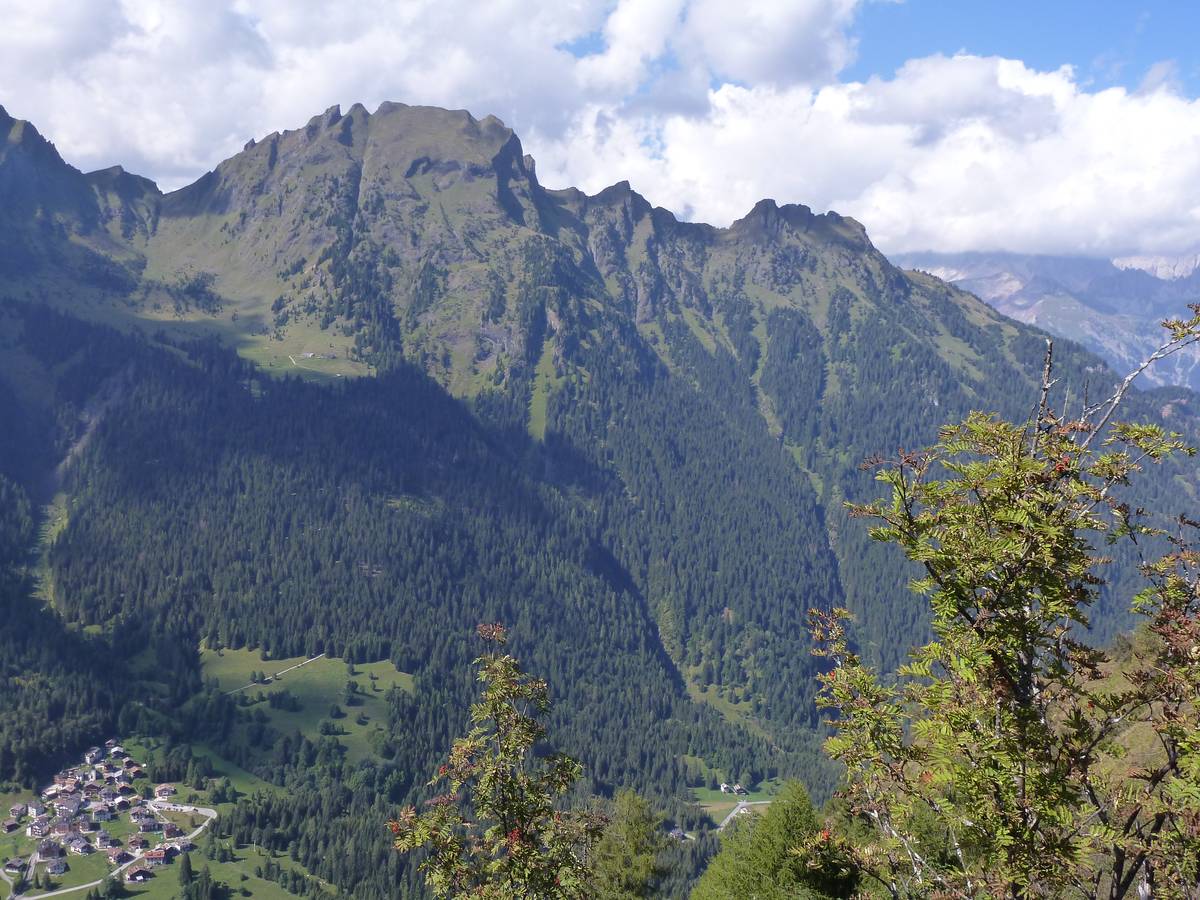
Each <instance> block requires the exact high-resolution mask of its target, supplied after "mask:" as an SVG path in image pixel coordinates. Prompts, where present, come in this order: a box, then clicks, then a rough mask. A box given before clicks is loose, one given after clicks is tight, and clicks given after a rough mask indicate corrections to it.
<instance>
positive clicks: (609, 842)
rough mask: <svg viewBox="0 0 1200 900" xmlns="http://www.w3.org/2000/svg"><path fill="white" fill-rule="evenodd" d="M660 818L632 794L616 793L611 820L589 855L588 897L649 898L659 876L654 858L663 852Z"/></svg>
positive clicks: (610, 899) (604, 899)
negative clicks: (590, 874) (589, 888)
mask: <svg viewBox="0 0 1200 900" xmlns="http://www.w3.org/2000/svg"><path fill="white" fill-rule="evenodd" d="M666 846H667V842H666V838H665V836H664V835H663V831H662V817H661V816H657V815H655V814H654V811H653V810H652V809H651V808H650V804H649V803H648V802H647V801H646V800H645V799H644V798H642V797H640V796H638V795H637V794H636V793H634V792H633V791H628V790H623V791H618V792H617V796H616V799H615V802H614V804H613V812H612V817H611V818H610V820H609V823H608V825H607V826H605V828H604V832H603V834H601V836H600V840H599V841H598V842H597V843H596V847H595V849H594V850H593V852H592V856H591V864H592V871H593V888H592V890H593V893H592V896H593V897H596V898H598V900H635V898H638V897H649V896H652V889H653V886H654V882H655V879H656V878H658V877H659V876H660V875H661V874H662V871H661V868H660V866H659V864H658V855H659V854H660V853H661V852H662V851H663V850H664V849H665V848H666Z"/></svg>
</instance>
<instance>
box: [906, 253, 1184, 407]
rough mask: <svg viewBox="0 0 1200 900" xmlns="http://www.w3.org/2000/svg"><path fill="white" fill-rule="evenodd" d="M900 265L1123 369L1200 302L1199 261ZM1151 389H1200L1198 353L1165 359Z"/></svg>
mask: <svg viewBox="0 0 1200 900" xmlns="http://www.w3.org/2000/svg"><path fill="white" fill-rule="evenodd" d="M893 259H894V261H895V262H896V264H897V265H901V266H905V267H908V268H914V269H920V270H921V271H924V272H929V273H930V274H932V275H936V276H937V277H938V278H941V279H943V280H945V281H948V282H950V283H952V284H954V285H956V286H957V287H960V288H962V289H963V290H966V291H970V292H971V293H973V294H975V295H976V296H978V297H981V298H982V299H984V300H986V301H987V302H988V303H989V304H991V305H992V306H993V307H995V308H996V309H998V310H999V311H1000V312H1002V313H1004V314H1005V315H1006V316H1011V317H1012V318H1014V319H1017V320H1019V321H1022V322H1028V323H1029V324H1031V325H1037V326H1038V327H1039V328H1044V329H1046V330H1047V331H1049V332H1051V333H1052V334H1056V335H1061V336H1062V337H1067V338H1070V339H1072V340H1075V341H1078V342H1079V343H1081V344H1083V345H1084V346H1085V347H1088V348H1089V349H1091V350H1094V351H1095V352H1096V353H1099V354H1100V355H1101V356H1102V357H1104V358H1105V359H1106V360H1107V361H1108V362H1109V363H1110V364H1112V366H1113V367H1114V368H1116V369H1117V370H1118V371H1128V370H1129V369H1131V368H1133V367H1134V366H1135V365H1137V363H1138V362H1140V361H1141V360H1142V359H1144V358H1145V357H1146V356H1147V354H1148V353H1150V352H1151V351H1152V350H1153V349H1154V348H1155V347H1157V346H1158V345H1159V343H1161V338H1162V328H1161V327H1160V324H1159V323H1161V322H1162V320H1163V319H1164V318H1167V317H1170V316H1178V315H1180V314H1181V313H1182V312H1183V311H1184V310H1185V309H1186V307H1187V304H1189V303H1195V302H1198V301H1200V270H1198V269H1197V257H1196V256H1194V255H1191V256H1184V257H1124V258H1120V259H1115V260H1107V259H1089V258H1085V257H1070V256H1036V255H1022V254H1013V253H911V254H902V255H899V256H896V257H894V258H893ZM1144 379H1145V381H1146V382H1148V383H1150V384H1177V385H1187V386H1189V387H1191V388H1197V389H1200V349H1197V348H1194V347H1193V348H1190V349H1188V350H1185V351H1182V352H1180V353H1179V354H1177V355H1176V356H1174V357H1172V358H1170V359H1168V360H1164V361H1163V362H1162V363H1161V364H1160V365H1158V366H1155V367H1154V368H1153V369H1151V370H1150V371H1148V372H1147V373H1146V375H1145V376H1144Z"/></svg>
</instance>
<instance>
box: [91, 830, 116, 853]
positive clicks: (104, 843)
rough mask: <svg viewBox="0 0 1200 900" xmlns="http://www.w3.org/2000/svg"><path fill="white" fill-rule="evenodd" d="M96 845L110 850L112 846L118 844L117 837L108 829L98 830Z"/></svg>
mask: <svg viewBox="0 0 1200 900" xmlns="http://www.w3.org/2000/svg"><path fill="white" fill-rule="evenodd" d="M96 846H97V847H99V848H100V849H101V850H108V849H109V848H110V847H115V846H117V839H116V838H115V837H113V836H112V835H111V834H109V833H108V832H107V831H103V830H101V831H97V832H96Z"/></svg>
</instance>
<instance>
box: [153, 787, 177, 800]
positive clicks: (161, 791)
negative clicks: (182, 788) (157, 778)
mask: <svg viewBox="0 0 1200 900" xmlns="http://www.w3.org/2000/svg"><path fill="white" fill-rule="evenodd" d="M174 793H175V785H173V784H160V785H159V786H158V787H156V788H155V789H154V796H155V797H157V798H158V799H159V800H165V799H166V798H167V797H170V796H172V795H173V794H174Z"/></svg>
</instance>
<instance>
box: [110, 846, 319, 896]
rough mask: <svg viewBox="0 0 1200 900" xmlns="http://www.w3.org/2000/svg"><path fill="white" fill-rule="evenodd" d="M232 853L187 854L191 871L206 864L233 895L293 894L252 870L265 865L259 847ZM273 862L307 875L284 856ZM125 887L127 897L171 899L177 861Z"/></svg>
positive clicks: (175, 886) (175, 892)
mask: <svg viewBox="0 0 1200 900" xmlns="http://www.w3.org/2000/svg"><path fill="white" fill-rule="evenodd" d="M233 856H234V858H233V861H232V862H224V863H221V862H216V861H215V860H209V859H205V858H204V856H203V854H201V853H198V852H193V853H192V854H191V860H192V871H193V872H195V873H197V874H199V872H200V870H201V869H203V868H204V867H205V866H207V867H208V870H209V871H210V872H211V873H212V877H213V878H214V879H215V880H217V881H223V882H225V884H227V885H229V888H230V892H231V895H232V896H235V897H236V896H237V895H238V894H239V893H241V894H242V896H249V897H256V898H260V900H291V898H292V897H294V896H295V895H294V894H290V893H288V892H287V891H285V890H284V889H283V888H282V887H280V886H279V884H278V883H276V882H274V881H270V880H268V879H266V878H260V877H259V876H258V875H256V874H255V870H256V869H257V868H259V867H263V866H265V864H266V862H267V856H266V854H265V853H264V852H263V851H261V850H259V849H258V848H256V847H248V848H247V847H243V848H240V849H238V850H236V851H234V854H233ZM274 863H275V865H278V866H280V867H281V868H284V869H288V870H292V871H296V872H299V873H300V874H302V875H308V872H307V871H306V870H305V869H304V868H303V867H302V866H301V865H300V864H299V863H296V862H293V861H292V860H291V859H289V858H288V857H286V856H275V857H274ZM323 884H324V883H323ZM324 886H325V887H326V888H328V889H330V890H332V886H331V885H328V884H325V885H324ZM125 890H126V896H127V897H137V898H140V900H171V898H173V897H178V896H179V863H178V861H175V862H172V863H169V864H168V865H166V866H163V867H162V868H161V869H159V870H158V872H157V873H156V874H155V876H154V878H153V879H151V880H150V881H148V882H146V883H145V884H141V885H134V884H131V885H126V888H125Z"/></svg>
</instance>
